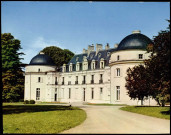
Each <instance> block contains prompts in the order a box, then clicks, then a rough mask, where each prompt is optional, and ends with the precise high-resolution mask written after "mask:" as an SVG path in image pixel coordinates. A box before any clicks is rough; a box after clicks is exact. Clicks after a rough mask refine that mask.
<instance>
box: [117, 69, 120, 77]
mask: <svg viewBox="0 0 171 135" xmlns="http://www.w3.org/2000/svg"><path fill="white" fill-rule="evenodd" d="M116 76H120V68H117V69H116Z"/></svg>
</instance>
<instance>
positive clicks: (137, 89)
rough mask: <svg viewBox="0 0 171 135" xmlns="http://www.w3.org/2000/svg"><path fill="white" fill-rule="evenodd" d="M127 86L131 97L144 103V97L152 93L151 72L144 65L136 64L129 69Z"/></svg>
mask: <svg viewBox="0 0 171 135" xmlns="http://www.w3.org/2000/svg"><path fill="white" fill-rule="evenodd" d="M125 79H126V84H125V87H126V88H127V90H128V95H129V97H131V99H138V100H141V105H143V100H144V98H148V96H150V95H151V93H150V91H149V74H148V73H147V72H146V69H145V67H144V66H143V65H139V66H135V67H133V68H132V69H131V68H128V69H127V76H126V78H125Z"/></svg>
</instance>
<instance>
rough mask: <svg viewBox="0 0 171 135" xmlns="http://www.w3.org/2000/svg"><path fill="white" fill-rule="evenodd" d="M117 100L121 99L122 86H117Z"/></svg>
mask: <svg viewBox="0 0 171 135" xmlns="http://www.w3.org/2000/svg"><path fill="white" fill-rule="evenodd" d="M116 100H120V86H116Z"/></svg>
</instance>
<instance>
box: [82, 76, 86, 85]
mask: <svg viewBox="0 0 171 135" xmlns="http://www.w3.org/2000/svg"><path fill="white" fill-rule="evenodd" d="M85 83H86V76H85V75H84V76H83V84H85Z"/></svg>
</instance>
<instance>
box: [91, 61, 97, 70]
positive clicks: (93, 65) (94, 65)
mask: <svg viewBox="0 0 171 135" xmlns="http://www.w3.org/2000/svg"><path fill="white" fill-rule="evenodd" d="M95 68H96V62H95V60H92V62H91V69H95Z"/></svg>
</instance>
